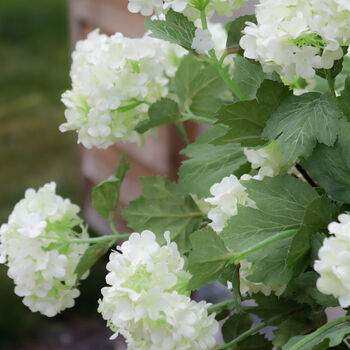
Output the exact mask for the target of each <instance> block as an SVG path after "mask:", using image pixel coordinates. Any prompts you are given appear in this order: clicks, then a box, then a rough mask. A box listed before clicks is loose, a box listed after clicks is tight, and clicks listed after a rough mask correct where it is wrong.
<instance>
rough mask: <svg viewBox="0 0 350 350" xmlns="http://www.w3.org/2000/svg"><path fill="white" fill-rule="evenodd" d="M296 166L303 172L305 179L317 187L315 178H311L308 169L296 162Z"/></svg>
mask: <svg viewBox="0 0 350 350" xmlns="http://www.w3.org/2000/svg"><path fill="white" fill-rule="evenodd" d="M295 167H296V168H297V170H298V171H299V172H300V173H301V175H303V177H304V179H305V180H306V181H307V182H308V183H309V184H310V186H311V187H317V185H316V184H315V182H314V180H312V179H311V177H310V176H309V174H308V173H307V172H306V170H305V169H304V168H303V167H302V166H301V165H300V164H296V165H295Z"/></svg>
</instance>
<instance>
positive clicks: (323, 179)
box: [302, 144, 350, 203]
mask: <svg viewBox="0 0 350 350" xmlns="http://www.w3.org/2000/svg"><path fill="white" fill-rule="evenodd" d="M348 162H349V160H348V159H344V158H343V154H342V152H341V150H340V147H339V146H338V144H337V145H336V146H334V147H327V146H325V145H318V146H317V147H316V148H315V150H314V152H313V153H312V155H311V156H310V157H309V158H308V159H306V160H304V161H303V162H302V166H303V167H304V168H305V169H306V171H307V172H308V174H309V175H310V176H311V177H312V178H313V179H314V180H315V181H317V182H318V183H319V184H320V186H322V187H323V188H324V189H325V190H326V192H327V193H328V194H329V195H330V196H331V197H332V198H333V199H335V200H338V201H341V202H345V203H350V167H348V165H347V163H348Z"/></svg>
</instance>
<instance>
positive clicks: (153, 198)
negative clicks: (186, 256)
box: [122, 176, 203, 253]
mask: <svg viewBox="0 0 350 350" xmlns="http://www.w3.org/2000/svg"><path fill="white" fill-rule="evenodd" d="M141 183H142V188H143V193H144V195H143V196H142V197H140V198H138V199H136V200H134V201H132V202H130V204H129V206H128V207H126V208H123V210H122V213H123V217H124V219H125V220H126V221H127V222H128V226H129V227H131V228H132V229H133V230H135V231H137V232H140V231H142V230H151V231H153V232H154V233H155V235H156V236H157V240H158V242H159V243H164V242H165V240H164V236H163V235H164V232H165V231H170V236H171V240H172V241H175V242H176V243H177V244H178V246H179V250H180V251H181V252H182V253H183V252H185V251H187V250H188V249H189V246H190V245H189V237H188V236H189V234H190V233H192V232H193V231H195V230H197V229H198V228H199V226H200V224H201V221H202V218H203V214H202V212H201V211H200V210H199V208H198V207H197V205H196V204H195V202H194V201H193V199H192V198H191V197H190V196H189V195H182V194H181V193H180V191H179V189H178V185H177V184H175V183H172V182H170V181H169V180H168V179H167V178H166V177H161V176H153V177H148V178H142V179H141Z"/></svg>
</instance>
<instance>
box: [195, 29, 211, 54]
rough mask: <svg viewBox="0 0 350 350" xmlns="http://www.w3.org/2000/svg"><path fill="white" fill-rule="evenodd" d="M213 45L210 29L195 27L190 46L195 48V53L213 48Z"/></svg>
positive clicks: (201, 52)
mask: <svg viewBox="0 0 350 350" xmlns="http://www.w3.org/2000/svg"><path fill="white" fill-rule="evenodd" d="M214 46H215V45H214V42H213V40H212V37H211V33H210V31H209V30H208V29H201V28H197V29H196V32H195V37H194V38H193V42H192V46H191V48H192V49H193V50H196V51H197V53H199V54H203V53H205V52H206V51H209V50H211V49H213V48H214Z"/></svg>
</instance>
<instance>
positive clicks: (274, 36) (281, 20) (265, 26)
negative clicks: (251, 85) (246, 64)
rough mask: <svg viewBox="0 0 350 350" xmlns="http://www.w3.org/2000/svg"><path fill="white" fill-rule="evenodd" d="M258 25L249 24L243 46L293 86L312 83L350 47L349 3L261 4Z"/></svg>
mask: <svg viewBox="0 0 350 350" xmlns="http://www.w3.org/2000/svg"><path fill="white" fill-rule="evenodd" d="M256 16H257V25H256V24H254V23H248V25H247V27H246V28H245V29H244V31H243V33H244V35H243V37H242V38H241V41H240V45H241V47H242V48H243V49H244V50H245V51H244V55H245V56H246V57H247V58H251V59H255V60H258V61H259V62H260V63H261V64H262V66H263V69H264V71H265V72H273V71H276V72H278V73H279V74H280V75H282V76H284V77H285V79H286V80H287V81H288V82H292V81H293V79H294V77H295V76H300V77H302V78H304V79H306V80H309V79H312V78H313V77H314V75H315V69H320V68H323V69H330V68H332V67H333V64H334V61H335V60H338V59H340V58H341V57H342V56H343V50H342V46H348V45H349V44H350V26H349V21H350V9H349V2H348V1H346V0H308V1H305V0H260V4H259V5H257V7H256Z"/></svg>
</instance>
